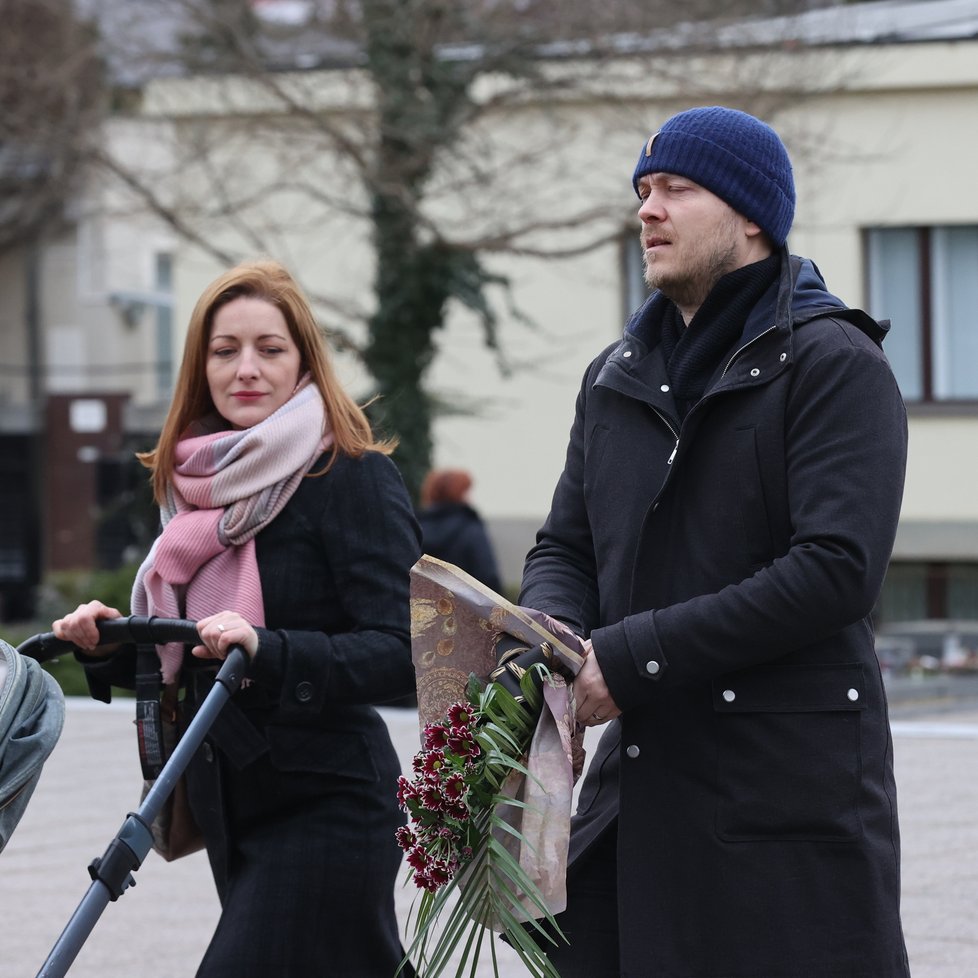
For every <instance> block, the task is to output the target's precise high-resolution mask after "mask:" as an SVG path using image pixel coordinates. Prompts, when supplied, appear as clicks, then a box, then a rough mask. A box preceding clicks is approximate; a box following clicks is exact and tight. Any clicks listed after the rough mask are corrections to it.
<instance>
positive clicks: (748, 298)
mask: <svg viewBox="0 0 978 978" xmlns="http://www.w3.org/2000/svg"><path fill="white" fill-rule="evenodd" d="M780 268H781V258H780V255H778V254H777V253H775V254H773V255H770V256H768V257H767V258H765V259H763V260H762V261H759V262H754V263H753V264H750V265H745V266H744V267H743V268H738V269H735V270H734V271H732V272H729V273H728V274H726V275H724V276H723V278H721V279H720V280H719V281H718V282H717V284H716V285H714V286H713V288H712V289H711V290H710V294H709V295H708V296H707V297H706V299H705V300H704V302H703V305H701V306H700V307H699V309H698V310H697V311H696V315H695V316H693V319H692V322H690V324H689V325H688V326H687V325H686V324H685V322H684V321H683V317H682V315H681V314H680V312H679V309H678V307H677V306H676V304H675V303H674V302H667V303H665V308H664V309H663V312H662V334H661V336H662V339H661V342H662V356H663V359H664V360H665V362H666V373H667V374H668V377H669V383H670V385H671V386H672V394H673V398H674V399H675V402H676V408H677V409H678V411H679V416H680V418H685V417H686V415H687V414H688V413H689V410H690V408H692V406H693V405H694V404H695V403H696V402H697V401H698V400H699V399H700V398H701V397H702V396H703V391H704V390H705V389H706V385H707V384H708V383H709V381H710V378H711V377H712V376H713V374H714V373H715V371H716V369H717V367H718V366H719V365H720V362H721V361H722V360H723V359H724V358H725V357H726V356H727V355H728V354H730V353H732V352H733V347H734V345H735V344H736V343H737V341H738V340H739V339H740V336H741V333H743V331H744V324H745V323H746V322H747V317H748V316H749V315H750V312H751V310H752V309H753V308H754V306H755V305H756V304H757V302H758V300H759V299H760V298H761V296H762V295H763V294H764V292H765V291H766V290H767V288H768V286H770V285H771V283H772V282H773V281H774V279H775V278H776V277H777V274H778V272H779V271H780Z"/></svg>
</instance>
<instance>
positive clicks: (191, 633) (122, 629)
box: [17, 615, 200, 662]
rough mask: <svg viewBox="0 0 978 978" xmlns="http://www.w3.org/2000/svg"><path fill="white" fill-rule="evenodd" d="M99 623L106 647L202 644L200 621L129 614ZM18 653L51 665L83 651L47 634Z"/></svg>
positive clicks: (32, 641)
mask: <svg viewBox="0 0 978 978" xmlns="http://www.w3.org/2000/svg"><path fill="white" fill-rule="evenodd" d="M97 624H98V634H99V638H100V639H101V642H102V644H108V643H110V642H138V643H139V644H142V645H166V644H167V643H168V642H185V643H186V642H194V643H195V644H196V643H198V642H199V641H200V637H199V636H198V634H197V622H195V621H188V620H187V619H184V618H156V617H146V616H145V615H129V616H127V617H125V618H103V619H101V620H100V621H99V622H98V623H97ZM17 651H18V652H20V653H21V655H26V656H28V657H29V658H31V659H36V660H37V661H38V662H47V661H48V660H49V659H56V658H57V657H58V656H59V655H65V654H66V653H69V652H75V651H79V650H78V649H77V648H76V646H75V645H73V644H72V643H71V642H69V641H67V640H66V639H63V638H58V637H57V636H56V635H55V634H54V632H43V633H41V634H40V635H33V636H32V637H31V638H29V639H27V640H26V641H25V642H23V643H22V644H21V645H19V646H18V647H17Z"/></svg>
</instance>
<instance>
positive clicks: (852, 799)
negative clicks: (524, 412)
mask: <svg viewBox="0 0 978 978" xmlns="http://www.w3.org/2000/svg"><path fill="white" fill-rule="evenodd" d="M662 301H664V300H663V297H662V296H661V295H659V294H657V293H656V294H653V296H651V297H650V299H649V300H648V302H647V303H646V305H645V306H644V307H643V308H642V309H640V310H639V311H638V313H636V315H635V316H634V317H633V319H632V321H631V322H630V323H629V325H628V327H627V329H626V332H625V335H624V338H623V339H622V340H621V341H620V342H619V343H616V344H614V345H612V346H611V347H609V348H608V349H606V350H605V351H604V352H602V353H601V355H600V356H598V358H597V359H596V360H594V361H593V363H592V364H591V365H590V367H589V368H588V370H587V373H586V376H585V378H584V382H583V385H582V387H581V391H580V394H579V396H578V400H577V411H576V417H575V420H574V424H573V428H572V431H571V436H570V444H569V448H568V452H567V459H566V464H565V468H564V471H563V473H562V475H561V477H560V480H559V482H558V484H557V488H556V490H555V493H554V498H553V504H552V509H551V512H550V515H549V517H548V519H547V521H546V523H545V524H544V526H543V527H542V529H541V530H540V532H539V534H538V537H537V543H536V546H535V547H534V548H533V549H532V550H531V551H530V553H529V555H528V557H527V562H526V567H525V571H524V579H523V590H522V594H521V596H520V603H521V604H523V605H529V606H532V607H535V608H540V609H542V610H544V611H546V612H548V613H549V614H551V615H554V616H555V617H558V618H561V619H563V620H564V621H566V622H567V623H569V624H570V625H571V626H572V627H574V628H575V629H577V630H578V631H579V632H580V633H581V634H582V635H588V636H590V637H591V639H592V641H593V648H594V655H595V656H597V659H598V662H599V664H600V666H601V669H602V672H603V674H604V677H605V680H606V682H607V684H608V687H609V689H610V691H611V694H612V696H613V697H614V700H615V702H616V703H617V705H618V707H619V708H620V709H621V710H622V716H621V717H620V719H619V720H617V721H614V722H612V723H611V724H610V725H609V727H608V730H607V731H606V732H605V734H604V736H603V737H602V740H601V743H600V745H599V747H598V749H597V750H596V751H595V752H594V757H593V758H592V760H591V765H590V768H589V773H588V776H587V779H586V782H585V784H584V786H583V788H582V792H581V796H580V801H579V805H578V812H577V815H576V816H575V820H574V830H573V833H572V840H571V860H572V863H573V860H574V859H575V858H576V857H577V856H578V855H579V854H580V853H581V852H582V851H583V850H584V849H586V848H587V846H588V845H589V844H590V843H591V842H592V841H593V840H594V839H595V838H597V836H598V835H599V834H600V832H601V831H602V829H603V828H604V827H606V826H607V825H609V824H610V823H611V821H612V820H614V819H615V818H616V817H617V818H618V840H619V842H618V845H619V860H618V866H619V883H618V897H619V914H620V935H621V937H620V941H621V955H622V957H621V962H622V970H621V974H622V975H627V976H630V978H650V976H653V975H654V976H656V978H679V976H683V978H693V976H695V978H707V976H709V978H721V976H723V978H788V976H791V978H802V976H804V978H816V976H817V978H828V976H830V975H838V976H842V975H845V976H846V978H856V976H862V978H868V976H874V978H883V976H905V975H907V974H908V973H909V972H908V970H907V963H906V952H905V950H904V942H903V936H902V931H901V926H900V919H899V835H898V827H897V809H896V794H895V785H894V779H893V768H892V741H891V738H890V731H889V724H888V719H887V708H886V699H885V694H884V689H883V682H882V678H881V675H880V670H879V667H878V664H877V660H876V656H875V652H874V645H873V629H872V624H871V621H870V613H871V611H872V609H873V607H874V604H875V602H876V600H877V597H878V595H879V592H880V588H881V586H882V581H883V577H884V573H885V571H886V567H887V563H888V560H889V557H890V553H891V549H892V545H893V539H894V535H895V532H896V526H897V519H898V516H899V512H900V505H901V499H902V492H903V480H904V471H905V466H906V447H907V432H906V414H905V410H904V405H903V400H902V398H901V396H900V393H899V391H898V389H897V385H896V383H895V381H894V378H893V374H892V372H891V370H890V367H889V365H888V363H887V360H886V357H885V356H884V354H883V352H882V350H881V347H880V343H881V341H882V338H883V335H884V333H885V326H881V325H879V324H877V323H876V322H874V321H873V320H872V319H870V317H868V316H867V315H866V314H865V313H862V312H859V311H857V310H849V309H846V308H845V306H844V304H843V303H842V302H841V301H840V300H839V299H837V298H836V297H835V296H833V295H831V294H830V293H829V292H827V291H826V288H825V285H824V282H823V280H822V278H821V275H820V274H819V272H818V270H817V269H816V268H815V266H814V265H813V264H812V263H811V262H810V261H807V260H803V259H799V258H795V257H791V258H790V259H789V257H788V255H787V252H784V254H783V258H782V263H781V273H780V280H779V282H778V283H776V284H775V285H773V286H772V287H771V289H770V290H769V291H768V292H767V293H766V294H765V295H764V297H763V298H762V299H761V300H760V301H759V302H758V303H757V305H756V306H755V308H754V310H753V312H752V313H751V314H750V316H749V317H748V320H747V323H746V326H745V329H744V333H743V335H742V338H741V340H740V342H739V343H738V344H737V347H736V351H735V352H734V353H733V354H732V355H731V356H730V357H729V358H726V360H725V362H724V363H723V364H721V366H720V367H719V368H718V370H717V372H716V373H715V375H714V377H713V378H712V380H711V381H710V383H709V384H708V385H707V388H706V390H705V393H704V394H703V397H702V398H701V399H700V401H699V402H698V403H697V404H696V405H695V406H694V407H693V408H692V409H691V410H690V411H689V413H688V414H687V416H686V417H685V419H684V420H683V422H682V424H680V422H679V420H678V414H677V412H676V409H675V405H674V403H673V399H672V394H671V392H670V391H669V382H668V378H667V376H666V371H665V365H664V362H663V358H662V353H661V350H660V348H659V345H658V337H657V336H655V335H654V330H651V329H650V327H649V325H648V324H649V322H650V321H651V322H655V321H658V319H657V317H656V316H654V315H650V311H651V310H652V309H653V307H654V304H655V303H657V302H662ZM571 871H572V872H573V866H572V868H571Z"/></svg>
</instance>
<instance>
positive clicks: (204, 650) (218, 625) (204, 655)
mask: <svg viewBox="0 0 978 978" xmlns="http://www.w3.org/2000/svg"><path fill="white" fill-rule="evenodd" d="M197 634H198V635H200V640H201V642H202V643H203V644H202V645H195V646H194V647H193V648H192V649H191V650H190V651H191V652H192V653H193V654H194V655H195V656H197V658H198V659H226V658H227V654H228V649H229V648H230V647H231V646H232V645H240V646H241V647H242V648H243V649H244V650H245V652H247V653H248V658H249V659H254V657H255V655H256V654H257V652H258V633H257V632H256V631H255V630H254V628H252V627H251V625H249V624H248V622H246V621H245V620H244V618H242V617H241V615H239V614H238V613H237V612H236V611H219V612H218V613H217V614H216V615H211V616H210V617H208V618H201V619H200V621H198V622H197Z"/></svg>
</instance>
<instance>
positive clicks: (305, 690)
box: [295, 681, 312, 703]
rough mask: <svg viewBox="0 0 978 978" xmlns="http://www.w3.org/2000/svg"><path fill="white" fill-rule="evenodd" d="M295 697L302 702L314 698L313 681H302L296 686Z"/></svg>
mask: <svg viewBox="0 0 978 978" xmlns="http://www.w3.org/2000/svg"><path fill="white" fill-rule="evenodd" d="M295 698H296V699H297V700H298V701H299V702H300V703H308V702H309V701H310V700H311V699H312V683H309V682H304V681H303V682H301V683H299V685H298V686H296V688H295Z"/></svg>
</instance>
